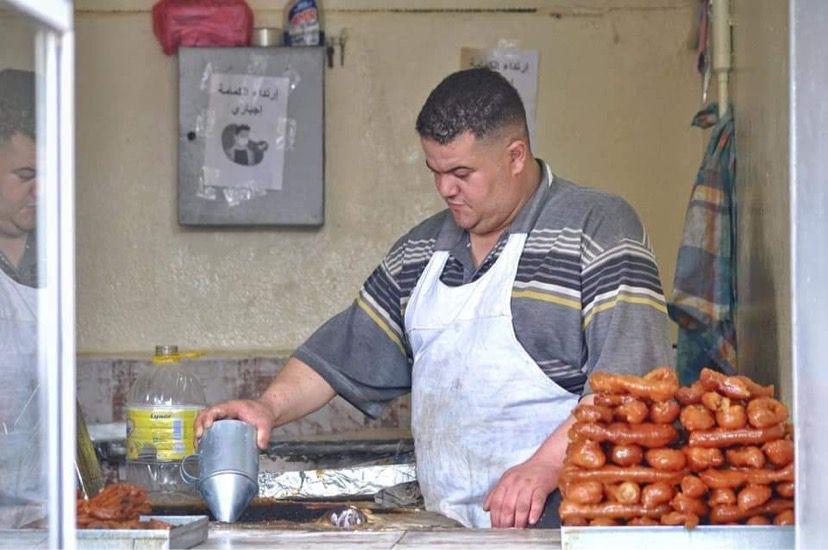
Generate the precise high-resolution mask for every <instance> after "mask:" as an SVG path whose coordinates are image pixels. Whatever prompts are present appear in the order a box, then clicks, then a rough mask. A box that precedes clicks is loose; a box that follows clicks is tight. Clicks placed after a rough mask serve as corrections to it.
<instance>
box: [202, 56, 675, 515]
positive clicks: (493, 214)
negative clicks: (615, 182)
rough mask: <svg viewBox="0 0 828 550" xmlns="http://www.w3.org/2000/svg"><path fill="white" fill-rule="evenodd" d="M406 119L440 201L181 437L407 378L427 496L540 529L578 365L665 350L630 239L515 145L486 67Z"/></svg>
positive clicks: (365, 402)
mask: <svg viewBox="0 0 828 550" xmlns="http://www.w3.org/2000/svg"><path fill="white" fill-rule="evenodd" d="M417 131H418V133H419V135H420V139H421V143H422V146H423V150H424V151H425V157H426V165H427V167H428V169H429V170H430V171H431V172H432V174H433V175H434V182H435V186H436V188H437V192H438V193H439V194H440V196H441V197H442V198H443V199H444V200H445V202H446V204H447V205H448V209H447V210H444V211H443V212H440V213H439V214H437V215H435V216H433V217H431V218H429V219H428V220H425V221H424V222H422V223H421V224H419V225H418V226H417V227H415V228H414V229H412V230H411V231H410V232H409V233H408V234H407V235H405V236H404V237H403V238H402V239H400V240H399V241H398V242H397V243H396V244H395V245H394V246H393V247H392V248H391V251H390V252H389V254H388V255H387V256H386V257H385V259H384V261H383V262H382V264H381V265H380V266H379V267H378V268H377V269H376V271H374V273H373V274H372V275H371V276H370V277H369V278H368V280H367V281H366V282H365V284H364V286H363V287H362V290H361V292H360V294H359V297H358V298H357V300H356V301H355V303H354V304H353V305H352V306H351V307H350V308H348V309H347V310H346V311H344V312H342V313H340V314H339V315H337V316H335V317H334V318H332V319H331V320H330V321H328V322H327V323H326V324H324V325H323V326H322V327H321V328H320V329H319V330H318V331H317V332H316V333H315V334H314V335H313V336H311V338H310V339H309V340H308V341H307V342H305V344H303V345H302V346H301V347H300V348H299V349H298V350H297V351H296V353H295V354H294V356H293V357H292V358H291V359H290V361H288V363H287V364H286V365H285V367H284V369H282V371H281V372H280V373H279V375H278V376H277V377H276V379H275V380H274V382H273V383H272V385H271V386H270V387H269V388H268V389H267V391H265V393H264V394H263V395H262V396H261V397H260V398H259V399H258V400H255V401H248V400H236V401H229V402H225V403H221V404H218V405H216V406H214V407H211V408H209V409H207V410H205V411H203V412H202V413H201V415H200V416H199V418H198V419H197V421H196V429H197V434H200V433H202V432H203V430H204V428H206V427H209V426H210V424H211V423H212V422H213V421H214V420H215V419H217V418H225V417H233V418H240V419H242V420H245V421H247V422H249V423H251V424H254V425H255V426H256V427H257V428H258V434H259V440H258V443H259V446H260V447H262V448H264V447H265V446H266V444H267V440H268V437H269V434H270V430H271V429H272V428H273V427H275V426H280V425H283V424H285V423H287V422H291V421H293V420H296V419H297V418H300V417H302V416H304V415H306V414H308V413H310V412H312V411H315V410H317V409H318V408H320V407H321V406H322V405H324V404H325V403H327V401H328V400H329V399H331V398H332V397H333V396H334V395H335V394H336V393H339V394H340V395H342V396H343V397H345V398H346V399H347V400H349V401H350V402H351V403H353V404H354V405H355V406H356V407H358V408H359V409H361V410H362V411H364V412H365V413H366V414H369V415H376V414H378V413H379V412H380V411H381V410H382V408H383V406H384V405H385V404H386V403H387V402H388V401H389V400H391V399H393V398H395V397H397V396H400V395H403V394H405V393H407V392H408V391H411V392H412V433H413V436H414V442H415V448H416V455H417V478H418V480H419V482H420V486H421V489H422V491H423V495H424V497H425V500H426V506H427V508H428V509H430V510H435V511H439V512H441V513H443V514H445V515H447V516H449V517H451V518H454V519H456V520H458V521H460V522H461V523H463V524H464V525H466V526H474V527H488V526H490V525H491V526H494V527H526V526H527V525H535V524H538V525H541V526H544V527H551V526H556V525H558V523H557V522H558V519H557V503H558V499H559V496H558V493H557V492H555V487H556V485H557V478H558V473H559V471H560V469H561V465H562V462H563V455H564V451H565V448H566V443H567V437H566V436H567V430H568V429H569V426H570V425H571V424H572V423H573V419H572V418H571V416H570V412H571V410H572V408H573V407H574V406H575V405H576V404H577V402H578V399H579V397H581V396H585V395H587V394H588V393H589V388H588V385H587V384H586V380H587V376H588V375H589V374H590V373H591V372H594V371H596V370H607V371H613V372H628V373H634V374H643V373H645V372H647V371H649V370H651V369H652V368H654V367H656V366H658V365H661V364H665V363H669V362H670V361H669V348H668V346H667V338H666V326H667V325H666V315H665V311H666V310H665V305H664V298H663V296H662V291H661V287H660V283H659V278H658V270H657V268H656V264H655V260H654V258H653V255H652V253H651V251H650V249H649V245H648V240H647V237H646V235H645V233H644V231H643V229H642V227H641V224H640V223H639V221H638V218H637V217H636V215H635V213H634V211H633V210H632V208H631V207H630V206H629V205H627V204H626V203H625V202H624V201H623V200H621V199H619V198H617V197H613V196H611V195H608V194H605V193H601V192H599V191H595V190H592V189H587V188H582V187H578V186H576V185H574V184H572V183H570V182H567V181H565V180H563V179H561V178H558V177H556V176H554V175H553V174H552V172H551V171H550V170H549V168H548V166H547V165H546V164H545V163H544V162H543V161H541V160H538V159H535V158H534V157H533V155H532V151H531V148H530V144H529V137H528V131H527V126H526V115H525V112H524V108H523V105H522V103H521V101H520V97H519V96H518V94H517V92H516V91H515V89H514V88H512V86H511V85H510V84H509V83H508V81H506V80H505V79H504V78H503V77H502V76H500V75H499V74H497V73H494V72H491V71H488V70H485V69H472V70H467V71H461V72H458V73H455V74H452V75H450V76H449V77H447V78H446V79H445V80H444V81H443V82H442V83H440V85H439V86H438V87H437V88H436V89H435V90H434V91H433V92H432V93H431V95H430V96H429V98H428V100H427V101H426V103H425V106H424V107H423V108H422V111H421V112H420V114H419V117H418V119H417ZM587 399H589V398H587ZM550 495H552V496H551V497H550ZM542 516H543V519H541V517H542ZM539 520H540V521H539Z"/></svg>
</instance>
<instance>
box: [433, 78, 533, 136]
mask: <svg viewBox="0 0 828 550" xmlns="http://www.w3.org/2000/svg"><path fill="white" fill-rule="evenodd" d="M514 125H519V126H521V127H522V128H523V130H524V131H526V134H527V139H528V130H527V126H526V110H525V109H524V107H523V101H521V99H520V95H518V92H517V90H515V88H514V86H512V85H511V84H510V83H509V81H508V80H506V78H505V77H504V76H503V75H501V74H500V73H497V72H495V71H492V70H490V69H466V70H463V71H458V72H456V73H453V74H450V75H449V76H447V77H446V78H445V79H444V80H443V81H442V82H440V84H439V85H438V86H437V87H436V88H434V90H433V91H432V92H431V94H430V95H429V96H428V99H427V100H426V102H425V105H423V108H422V109H421V110H420V114H419V116H417V133H418V134H420V137H422V138H426V139H430V140H433V141H436V142H437V143H440V144H442V145H445V144H446V143H450V142H452V141H454V139H455V138H456V137H457V136H459V135H461V134H464V133H465V132H471V133H472V134H474V136H475V137H476V138H477V139H482V138H485V137H487V136H489V135H490V134H492V133H493V132H495V131H497V130H500V129H501V128H505V127H507V126H514Z"/></svg>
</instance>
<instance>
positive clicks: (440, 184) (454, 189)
mask: <svg viewBox="0 0 828 550" xmlns="http://www.w3.org/2000/svg"><path fill="white" fill-rule="evenodd" d="M420 142H421V143H422V146H423V150H424V151H425V156H426V165H427V166H428V168H429V170H431V173H432V174H434V183H435V185H436V187H437V192H438V193H439V194H440V196H441V197H442V198H443V200H444V201H446V204H447V205H448V207H449V209H450V210H451V214H452V216H453V217H454V221H455V223H457V225H458V226H459V227H461V228H463V229H465V230H467V231H469V232H470V233H473V234H477V235H485V234H487V233H489V232H491V231H494V230H496V229H498V228H499V226H500V225H501V224H502V223H503V222H504V220H506V219H507V218H508V217H509V215H510V214H511V213H512V212H513V210H514V209H515V207H516V205H517V204H518V203H519V201H520V196H519V193H518V192H517V190H516V186H515V185H510V184H511V183H512V177H511V164H512V163H511V157H510V154H509V150H508V148H507V145H508V144H505V143H503V142H502V140H497V139H491V140H478V139H477V138H475V137H474V135H473V134H472V133H470V132H466V133H464V134H461V135H460V136H458V137H456V138H455V139H454V141H452V142H450V143H447V144H446V145H441V144H439V143H437V142H436V141H433V140H430V139H427V138H421V139H420Z"/></svg>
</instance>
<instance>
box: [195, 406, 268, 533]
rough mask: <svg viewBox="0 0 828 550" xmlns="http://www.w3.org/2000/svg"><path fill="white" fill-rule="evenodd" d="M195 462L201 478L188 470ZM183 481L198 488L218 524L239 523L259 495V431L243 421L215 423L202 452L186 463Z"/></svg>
mask: <svg viewBox="0 0 828 550" xmlns="http://www.w3.org/2000/svg"><path fill="white" fill-rule="evenodd" d="M194 462H197V463H198V468H199V474H198V475H194V474H192V473H190V472H189V471H188V467H189V465H191V464H192V463H194ZM181 479H183V480H184V481H185V482H187V483H188V484H195V485H196V487H197V488H198V491H199V493H201V496H202V498H204V500H205V502H207V506H208V507H209V508H210V512H212V514H213V517H215V518H216V519H217V520H218V521H224V522H227V523H232V522H234V521H236V520H237V519H238V518H239V516H241V514H242V512H244V510H245V508H247V505H248V504H250V501H251V500H252V499H253V497H255V496H256V495H257V494H258V493H259V450H258V448H257V447H256V428H254V427H253V426H251V425H250V424H247V423H246V422H242V421H240V420H219V421H217V422H214V423H213V425H212V426H211V427H210V428H209V429H208V430H206V431H205V432H204V436H203V437H202V438H201V442H200V443H199V445H198V451H197V452H196V453H195V454H192V455H189V456H187V457H186V458H184V460H182V462H181Z"/></svg>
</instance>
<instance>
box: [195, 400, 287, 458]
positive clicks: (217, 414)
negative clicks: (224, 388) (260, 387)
mask: <svg viewBox="0 0 828 550" xmlns="http://www.w3.org/2000/svg"><path fill="white" fill-rule="evenodd" d="M224 418H236V419H238V420H242V421H244V422H247V423H248V424H251V425H253V426H255V428H256V443H257V444H258V446H259V448H260V449H262V450H264V449H267V444H268V442H269V441H270V432H271V430H273V428H274V427H275V425H276V416H275V415H274V413H273V410H272V409H271V408H270V407H269V406H268V405H267V404H265V403H264V402H262V401H259V400H252V399H235V400H232V401H224V402H223V403H218V404H216V405H213V406H212V407H208V408H206V409H204V410H203V411H201V412H200V413H198V417H196V421H195V432H196V438H198V439H200V438H201V436H202V435H203V434H204V430H206V429H207V428H209V427H210V426H212V425H213V422H215V421H216V420H222V419H224Z"/></svg>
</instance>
